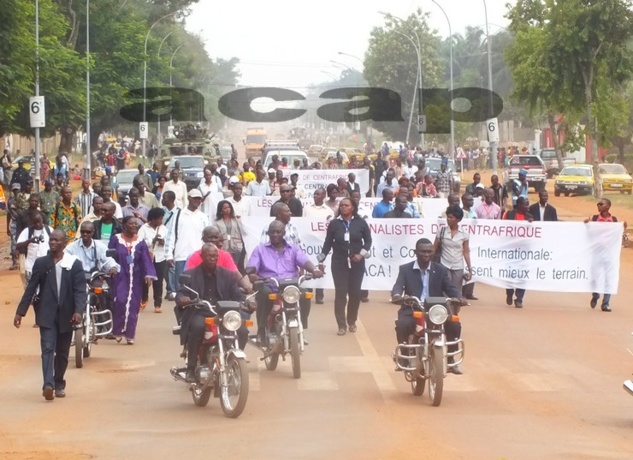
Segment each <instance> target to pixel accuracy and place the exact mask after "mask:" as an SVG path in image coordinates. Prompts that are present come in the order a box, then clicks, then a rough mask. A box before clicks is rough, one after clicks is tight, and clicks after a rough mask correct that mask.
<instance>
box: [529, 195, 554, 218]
mask: <svg viewBox="0 0 633 460" xmlns="http://www.w3.org/2000/svg"><path fill="white" fill-rule="evenodd" d="M548 198H549V196H548V195H547V190H541V191H540V192H538V203H534V204H533V205H532V206H530V207H529V208H528V211H529V213H530V214H532V217H534V220H538V221H541V222H558V214H557V213H556V208H555V207H554V206H552V205H551V204H549V203H548V202H547V200H548Z"/></svg>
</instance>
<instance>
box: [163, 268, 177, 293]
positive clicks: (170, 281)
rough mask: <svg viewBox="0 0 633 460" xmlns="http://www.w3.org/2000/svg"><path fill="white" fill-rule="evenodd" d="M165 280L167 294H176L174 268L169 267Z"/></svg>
mask: <svg viewBox="0 0 633 460" xmlns="http://www.w3.org/2000/svg"><path fill="white" fill-rule="evenodd" d="M165 280H166V281H167V294H171V293H172V292H176V272H175V268H174V267H167V276H166V277H165Z"/></svg>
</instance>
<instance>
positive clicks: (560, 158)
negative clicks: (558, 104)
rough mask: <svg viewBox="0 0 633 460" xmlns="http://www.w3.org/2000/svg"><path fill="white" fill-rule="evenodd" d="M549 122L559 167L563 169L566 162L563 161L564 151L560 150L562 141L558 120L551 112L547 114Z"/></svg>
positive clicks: (560, 169)
mask: <svg viewBox="0 0 633 460" xmlns="http://www.w3.org/2000/svg"><path fill="white" fill-rule="evenodd" d="M547 122H548V123H549V129H550V130H551V131H552V139H553V141H554V152H556V160H557V161H558V169H559V171H562V170H563V168H564V167H565V162H564V161H563V152H561V150H560V142H559V141H558V129H556V122H555V120H554V115H553V114H551V113H548V114H547Z"/></svg>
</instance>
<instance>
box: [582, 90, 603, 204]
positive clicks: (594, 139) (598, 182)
mask: <svg viewBox="0 0 633 460" xmlns="http://www.w3.org/2000/svg"><path fill="white" fill-rule="evenodd" d="M585 100H586V102H587V124H588V126H589V136H590V138H591V163H592V164H593V178H594V180H593V195H594V197H595V198H597V199H599V200H600V199H602V178H601V177H600V168H598V161H599V160H598V127H597V123H596V120H595V118H594V117H593V113H592V110H591V104H592V103H593V97H592V94H591V85H590V84H589V85H586V87H585Z"/></svg>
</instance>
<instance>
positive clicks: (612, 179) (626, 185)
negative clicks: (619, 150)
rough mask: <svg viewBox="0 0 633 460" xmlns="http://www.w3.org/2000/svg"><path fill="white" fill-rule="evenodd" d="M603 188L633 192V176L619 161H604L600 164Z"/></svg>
mask: <svg viewBox="0 0 633 460" xmlns="http://www.w3.org/2000/svg"><path fill="white" fill-rule="evenodd" d="M598 168H599V171H600V178H601V179H602V189H603V190H612V191H619V192H620V193H622V194H623V193H625V192H626V193H628V194H629V195H631V193H633V178H632V177H631V175H630V174H629V172H628V171H627V170H626V168H625V167H624V166H622V165H621V164H618V163H602V164H600V165H598Z"/></svg>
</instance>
